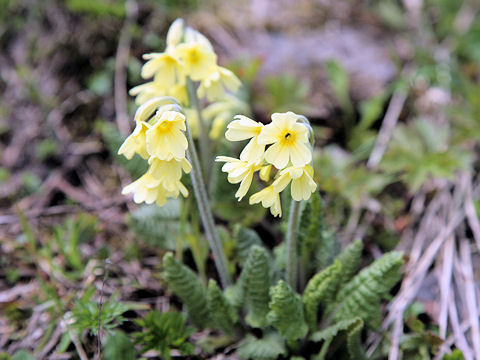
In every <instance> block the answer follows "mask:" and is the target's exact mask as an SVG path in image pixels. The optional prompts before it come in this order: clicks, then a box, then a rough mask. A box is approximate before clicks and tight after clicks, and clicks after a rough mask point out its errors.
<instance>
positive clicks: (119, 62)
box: [114, 0, 138, 136]
mask: <svg viewBox="0 0 480 360" xmlns="http://www.w3.org/2000/svg"><path fill="white" fill-rule="evenodd" d="M125 8H126V10H127V16H126V18H125V21H124V23H123V26H122V30H121V31H120V39H119V40H118V47H117V54H116V56H115V87H114V98H115V114H116V117H115V119H116V121H117V126H118V129H119V130H120V133H121V134H122V135H123V136H127V135H128V134H129V133H130V122H129V117H128V111H127V72H126V67H127V63H128V55H129V53H130V43H131V40H132V37H131V34H130V32H131V27H132V24H133V23H134V22H135V19H136V18H137V12H138V5H137V3H136V1H135V0H128V1H127V2H126V3H125Z"/></svg>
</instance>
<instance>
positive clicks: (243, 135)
mask: <svg viewBox="0 0 480 360" xmlns="http://www.w3.org/2000/svg"><path fill="white" fill-rule="evenodd" d="M234 119H236V120H234V121H232V122H231V123H230V124H228V125H227V129H228V130H227V132H226V133H225V137H226V138H227V140H229V141H241V140H247V139H250V138H251V140H250V141H249V143H248V144H247V146H245V148H244V149H243V150H242V153H241V154H240V160H242V161H254V162H255V161H259V160H261V158H262V157H263V153H264V151H265V144H260V143H259V142H258V139H259V135H260V134H261V131H262V128H263V125H262V124H261V123H259V122H256V121H253V120H252V119H249V118H248V117H246V116H243V115H237V116H235V118H234Z"/></svg>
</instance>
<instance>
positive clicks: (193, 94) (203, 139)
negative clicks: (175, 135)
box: [187, 77, 212, 183]
mask: <svg viewBox="0 0 480 360" xmlns="http://www.w3.org/2000/svg"><path fill="white" fill-rule="evenodd" d="M187 92H188V101H189V102H190V107H192V108H194V109H195V110H196V112H197V116H198V122H199V134H198V141H199V144H200V158H201V161H202V169H203V176H204V179H205V181H206V183H208V179H209V174H210V170H211V164H212V151H211V149H210V141H209V138H208V128H207V125H206V124H205V120H204V119H203V116H202V109H201V108H200V102H199V100H198V97H197V91H196V90H195V84H194V83H193V81H192V80H191V79H190V78H189V77H187Z"/></svg>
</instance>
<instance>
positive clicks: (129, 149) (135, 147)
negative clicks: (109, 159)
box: [118, 121, 150, 160]
mask: <svg viewBox="0 0 480 360" xmlns="http://www.w3.org/2000/svg"><path fill="white" fill-rule="evenodd" d="M149 128H150V126H149V125H148V124H147V123H146V122H144V121H141V122H139V123H137V126H136V127H135V130H133V133H132V134H131V135H130V136H129V137H127V138H126V139H125V141H124V142H123V144H122V146H120V149H118V155H124V156H125V157H126V158H127V159H128V160H130V159H131V158H132V157H133V155H135V153H137V154H138V155H140V156H141V157H142V158H144V159H148V158H149V156H150V155H149V154H148V152H147V138H146V132H147V130H148V129H149Z"/></svg>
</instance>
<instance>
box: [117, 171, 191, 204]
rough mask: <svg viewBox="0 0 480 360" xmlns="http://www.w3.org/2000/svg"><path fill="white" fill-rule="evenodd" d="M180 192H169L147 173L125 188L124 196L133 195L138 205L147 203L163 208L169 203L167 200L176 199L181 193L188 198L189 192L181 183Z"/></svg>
mask: <svg viewBox="0 0 480 360" xmlns="http://www.w3.org/2000/svg"><path fill="white" fill-rule="evenodd" d="M178 183H179V184H178V185H179V186H178V191H168V190H167V189H165V188H164V187H163V185H162V182H161V181H160V180H158V179H155V178H154V177H153V176H152V175H151V174H150V173H148V172H147V173H145V174H144V175H143V176H142V177H141V178H140V179H138V180H136V181H134V182H133V183H131V184H130V185H127V186H125V187H124V188H123V190H122V194H123V195H126V194H131V193H133V201H135V202H136V203H137V204H140V203H142V202H146V203H147V204H153V203H154V202H156V203H157V205H158V206H163V205H165V203H166V202H167V198H170V197H172V198H176V197H178V194H179V193H180V192H181V193H182V195H184V196H188V190H187V189H186V188H185V186H183V184H182V183H180V181H179V182H178Z"/></svg>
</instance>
